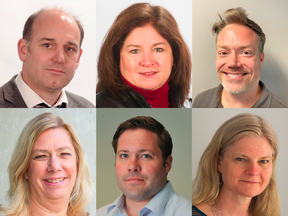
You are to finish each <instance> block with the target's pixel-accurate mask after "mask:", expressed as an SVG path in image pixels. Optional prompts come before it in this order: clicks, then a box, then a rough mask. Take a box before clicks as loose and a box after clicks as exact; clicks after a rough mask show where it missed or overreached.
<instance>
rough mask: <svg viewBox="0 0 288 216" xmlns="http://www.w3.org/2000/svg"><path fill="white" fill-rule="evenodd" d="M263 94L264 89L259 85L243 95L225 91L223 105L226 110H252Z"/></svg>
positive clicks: (223, 92) (222, 98)
mask: <svg viewBox="0 0 288 216" xmlns="http://www.w3.org/2000/svg"><path fill="white" fill-rule="evenodd" d="M261 92H262V89H261V87H260V86H259V85H257V86H256V87H255V88H253V89H251V90H249V91H247V92H244V93H241V94H230V93H228V92H227V91H226V90H225V89H223V91H222V96H221V103H222V106H223V107H224V108H251V107H252V106H253V105H254V104H255V103H256V101H257V100H258V98H259V97H260V95H261Z"/></svg>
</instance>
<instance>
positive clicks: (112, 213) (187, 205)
mask: <svg viewBox="0 0 288 216" xmlns="http://www.w3.org/2000/svg"><path fill="white" fill-rule="evenodd" d="M96 215H97V216H128V215H127V212H126V210H125V195H124V194H122V195H121V196H120V197H118V198H117V199H116V200H115V201H114V202H113V203H112V204H108V205H106V206H103V207H102V208H100V209H98V210H97V212H96ZM190 215H192V204H191V202H190V201H189V200H187V199H186V198H184V197H182V196H180V195H178V194H176V193H175V191H174V189H173V187H172V185H171V183H170V182H169V181H168V183H167V184H166V185H165V187H164V188H162V189H161V190H160V191H159V192H158V193H157V194H156V195H155V196H154V197H153V198H152V199H151V200H150V201H149V202H148V203H147V205H146V206H145V207H144V208H142V209H141V210H140V211H139V216H190Z"/></svg>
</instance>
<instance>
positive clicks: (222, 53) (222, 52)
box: [218, 51, 227, 56]
mask: <svg viewBox="0 0 288 216" xmlns="http://www.w3.org/2000/svg"><path fill="white" fill-rule="evenodd" d="M218 55H220V56H224V55H227V52H225V51H220V52H218Z"/></svg>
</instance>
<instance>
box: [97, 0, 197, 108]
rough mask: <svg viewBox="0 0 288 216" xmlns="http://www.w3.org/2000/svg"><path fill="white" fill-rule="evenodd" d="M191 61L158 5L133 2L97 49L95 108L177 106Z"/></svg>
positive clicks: (167, 15)
mask: <svg viewBox="0 0 288 216" xmlns="http://www.w3.org/2000/svg"><path fill="white" fill-rule="evenodd" d="M191 65H192V64H191V56H190V52H189V49H188V47H187V45H186V43H185V42H184V40H183V38H182V36H181V34H180V32H179V29H178V25H177V22H176V20H175V19H174V17H173V16H172V15H171V14H170V13H169V12H168V11H167V10H166V9H165V8H163V7H161V6H151V5H150V4H148V3H137V4H133V5H131V6H130V7H128V8H127V9H125V10H124V11H122V12H121V13H120V14H119V15H118V16H117V18H116V20H115V21H114V23H113V25H112V26H111V28H110V30H109V31H108V33H107V35H106V38H105V40H104V42H103V45H102V47H101V50H100V55H99V59H98V83H97V87H96V93H97V95H96V107H99V108H121V107H122V108H124V107H127V108H129V107H131V108H132V107H133V108H152V107H153V108H168V107H174V108H176V107H183V106H184V102H185V100H187V99H188V94H189V90H190V83H191V67H192V66H191Z"/></svg>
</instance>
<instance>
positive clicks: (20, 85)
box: [0, 0, 96, 108]
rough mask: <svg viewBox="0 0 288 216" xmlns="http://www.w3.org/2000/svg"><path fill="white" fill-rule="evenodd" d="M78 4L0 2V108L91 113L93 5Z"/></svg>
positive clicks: (93, 88) (54, 1) (93, 43)
mask: <svg viewBox="0 0 288 216" xmlns="http://www.w3.org/2000/svg"><path fill="white" fill-rule="evenodd" d="M84 2H85V4H84ZM84 2H81V3H80V2H71V1H68V0H64V1H61V2H59V1H56V0H52V1H49V2H45V3H44V2H39V1H35V0H32V1H30V2H29V4H28V2H26V1H20V0H16V1H14V2H13V3H12V2H5V3H4V2H3V4H2V7H1V9H0V11H1V14H2V16H3V18H4V17H5V20H7V21H6V22H3V23H2V24H1V25H2V28H3V29H6V30H7V34H1V40H2V41H5V43H3V51H4V52H3V54H2V55H1V58H0V59H1V60H0V63H1V65H2V66H3V67H4V68H2V69H4V70H5V71H6V72H5V73H2V74H1V82H0V108H27V107H28V108H32V107H41V106H42V107H46V108H50V107H53V108H54V107H57V108H58V107H61V108H93V107H95V88H96V73H95V70H96V62H95V58H96V55H95V47H96V41H95V38H96V15H95V14H96V3H95V1H91V0H85V1H84ZM15 4H17V6H18V8H21V10H17V9H15ZM44 26H45V28H44ZM8 32H9V33H8ZM4 53H5V54H4Z"/></svg>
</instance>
